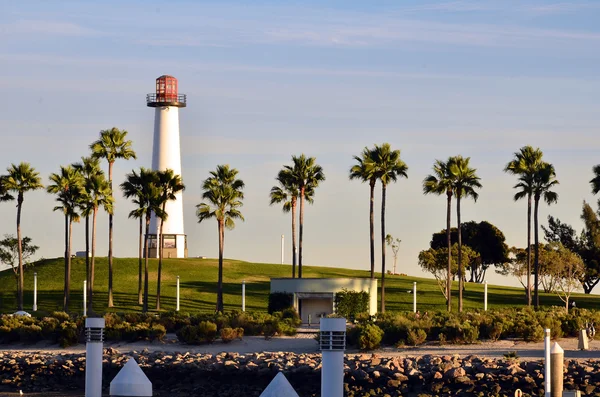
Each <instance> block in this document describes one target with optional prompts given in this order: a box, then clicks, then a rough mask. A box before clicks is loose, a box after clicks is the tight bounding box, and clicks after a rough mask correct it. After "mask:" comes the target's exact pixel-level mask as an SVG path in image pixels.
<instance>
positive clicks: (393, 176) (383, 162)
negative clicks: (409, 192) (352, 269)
mask: <svg viewBox="0 0 600 397" xmlns="http://www.w3.org/2000/svg"><path fill="white" fill-rule="evenodd" d="M373 161H374V163H375V175H377V179H379V180H380V181H381V312H382V313H385V236H386V233H385V201H386V190H387V186H388V185H389V184H390V183H392V182H396V181H398V178H402V177H404V178H408V174H407V171H408V166H407V165H406V163H405V162H404V161H402V160H401V159H400V150H392V148H391V146H390V144H389V143H384V144H382V145H381V146H380V145H375V149H373Z"/></svg>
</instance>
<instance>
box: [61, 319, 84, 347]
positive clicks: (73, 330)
mask: <svg viewBox="0 0 600 397" xmlns="http://www.w3.org/2000/svg"><path fill="white" fill-rule="evenodd" d="M79 336H80V329H79V328H78V327H77V324H76V323H74V322H72V321H65V322H63V323H61V324H60V326H59V328H58V338H57V340H58V344H59V345H60V346H61V347H63V348H64V347H68V346H73V345H76V344H77V342H79Z"/></svg>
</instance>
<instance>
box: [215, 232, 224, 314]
mask: <svg viewBox="0 0 600 397" xmlns="http://www.w3.org/2000/svg"><path fill="white" fill-rule="evenodd" d="M218 225H219V279H218V282H217V310H216V311H217V312H221V313H223V248H224V247H223V245H224V244H225V231H224V229H225V224H224V221H222V220H219V221H218Z"/></svg>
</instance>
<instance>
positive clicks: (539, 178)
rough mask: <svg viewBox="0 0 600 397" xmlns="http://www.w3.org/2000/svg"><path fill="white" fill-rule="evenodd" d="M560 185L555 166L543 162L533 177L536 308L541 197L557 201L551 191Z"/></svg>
mask: <svg viewBox="0 0 600 397" xmlns="http://www.w3.org/2000/svg"><path fill="white" fill-rule="evenodd" d="M556 185H558V180H556V172H555V170H554V166H553V165H552V164H550V163H546V162H543V163H542V164H541V165H540V167H539V169H538V171H537V172H536V173H535V175H534V178H533V202H534V210H533V223H534V226H533V227H534V244H535V255H534V264H533V266H534V268H533V271H534V275H533V277H534V279H533V285H534V301H535V308H536V309H537V308H538V307H539V306H540V296H539V293H538V286H539V285H538V284H539V283H538V282H539V268H540V263H539V251H540V247H539V245H540V244H539V238H538V229H539V227H538V212H539V206H540V199H541V198H542V197H543V198H544V201H545V202H546V203H547V204H548V205H551V204H552V203H556V202H557V201H558V194H557V193H556V192H553V191H551V190H550V189H552V187H554V186H556Z"/></svg>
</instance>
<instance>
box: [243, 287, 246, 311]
mask: <svg viewBox="0 0 600 397" xmlns="http://www.w3.org/2000/svg"><path fill="white" fill-rule="evenodd" d="M242 311H243V312H245V311H246V280H243V281H242Z"/></svg>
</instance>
